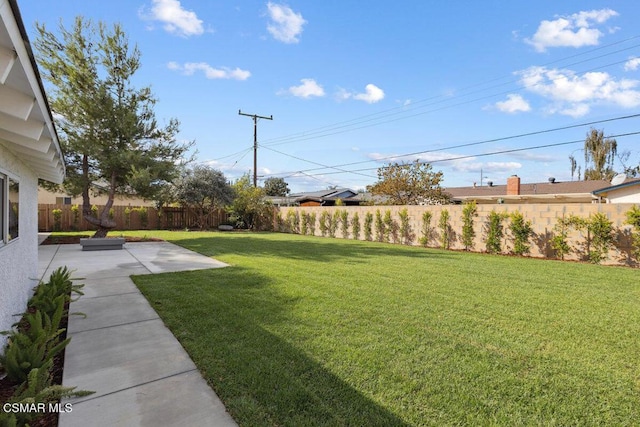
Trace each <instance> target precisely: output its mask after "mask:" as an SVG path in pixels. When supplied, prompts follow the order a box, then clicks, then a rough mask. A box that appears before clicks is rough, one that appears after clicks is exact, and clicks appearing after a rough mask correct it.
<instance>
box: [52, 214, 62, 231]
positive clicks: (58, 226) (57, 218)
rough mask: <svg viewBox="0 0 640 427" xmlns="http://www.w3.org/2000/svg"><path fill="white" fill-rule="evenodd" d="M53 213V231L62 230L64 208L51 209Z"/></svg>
mask: <svg viewBox="0 0 640 427" xmlns="http://www.w3.org/2000/svg"><path fill="white" fill-rule="evenodd" d="M51 213H52V214H53V231H61V230H62V209H54V210H52V211H51Z"/></svg>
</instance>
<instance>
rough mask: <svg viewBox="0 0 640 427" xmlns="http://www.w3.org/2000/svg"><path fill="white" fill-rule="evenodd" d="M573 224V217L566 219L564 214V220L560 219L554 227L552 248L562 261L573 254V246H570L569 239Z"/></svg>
mask: <svg viewBox="0 0 640 427" xmlns="http://www.w3.org/2000/svg"><path fill="white" fill-rule="evenodd" d="M573 223H574V217H573V216H569V217H565V216H564V214H562V218H558V219H557V220H556V224H555V225H554V226H553V237H552V238H551V247H552V248H553V249H554V250H555V251H556V256H558V257H559V258H560V259H561V260H564V257H565V255H568V254H569V253H571V246H569V243H568V242H567V239H568V238H569V232H570V231H571V227H572V224H573Z"/></svg>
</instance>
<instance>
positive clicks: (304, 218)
mask: <svg viewBox="0 0 640 427" xmlns="http://www.w3.org/2000/svg"><path fill="white" fill-rule="evenodd" d="M308 232H309V215H308V214H307V213H306V212H302V214H301V215H300V234H302V235H303V236H304V235H306V234H307V233H308Z"/></svg>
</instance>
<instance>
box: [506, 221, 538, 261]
mask: <svg viewBox="0 0 640 427" xmlns="http://www.w3.org/2000/svg"><path fill="white" fill-rule="evenodd" d="M510 217H511V223H510V224H509V230H510V231H511V235H512V236H513V253H514V254H515V255H524V254H527V253H529V249H530V246H529V238H530V237H531V234H532V233H533V228H532V227H531V221H529V220H525V218H524V215H522V213H521V212H519V211H515V212H513V213H511V215H510Z"/></svg>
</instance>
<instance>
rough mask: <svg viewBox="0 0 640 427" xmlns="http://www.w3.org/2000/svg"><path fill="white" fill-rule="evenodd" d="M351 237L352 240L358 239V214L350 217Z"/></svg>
mask: <svg viewBox="0 0 640 427" xmlns="http://www.w3.org/2000/svg"><path fill="white" fill-rule="evenodd" d="M351 235H352V236H353V239H354V240H358V239H359V238H360V216H359V215H358V212H355V213H354V214H353V217H351Z"/></svg>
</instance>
